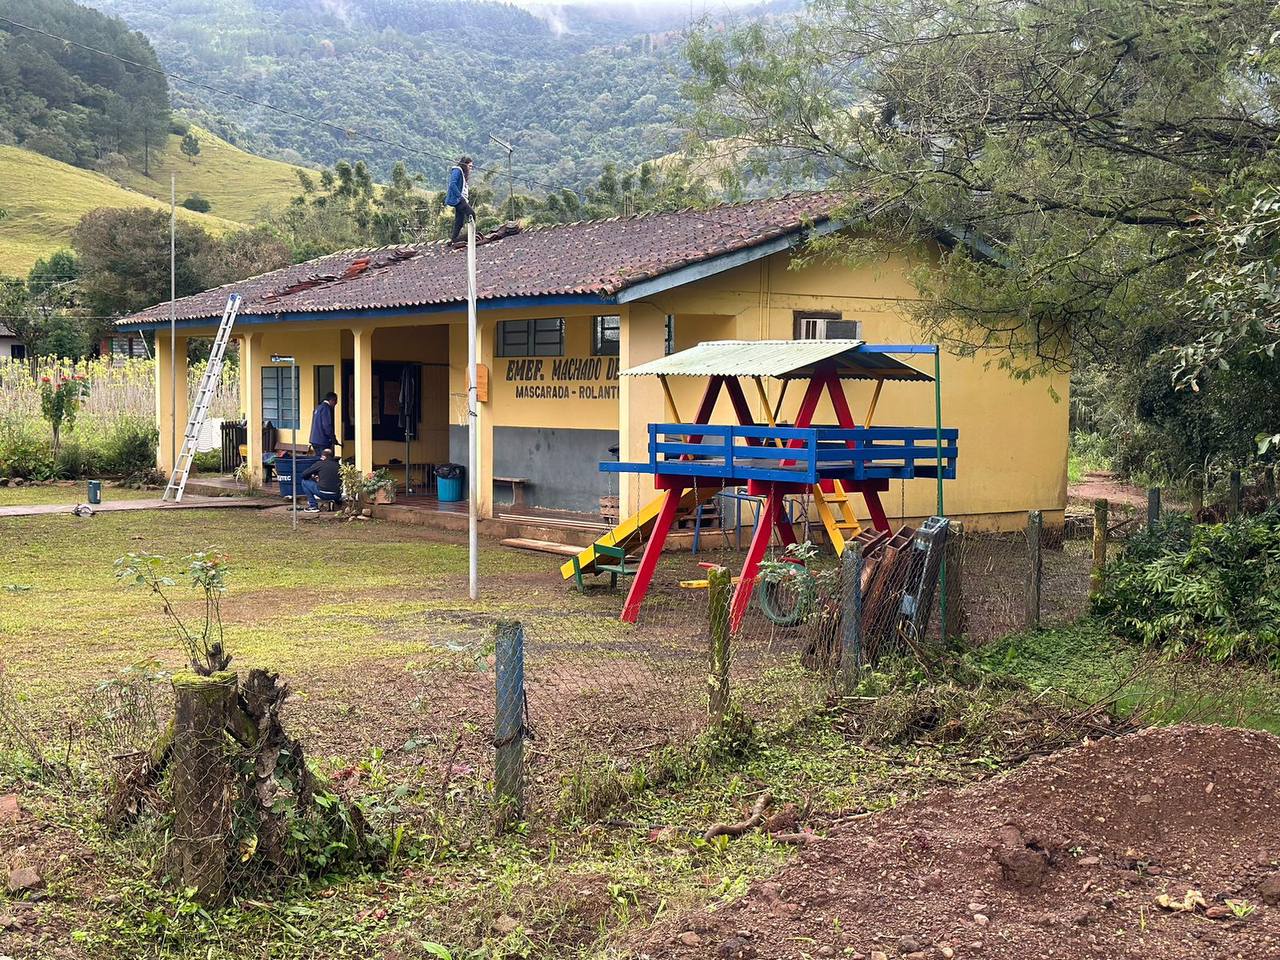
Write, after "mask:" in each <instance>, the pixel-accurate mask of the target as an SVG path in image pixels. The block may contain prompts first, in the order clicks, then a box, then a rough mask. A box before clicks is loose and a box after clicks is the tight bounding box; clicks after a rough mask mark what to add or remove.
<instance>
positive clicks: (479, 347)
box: [467, 320, 498, 519]
mask: <svg viewBox="0 0 1280 960" xmlns="http://www.w3.org/2000/svg"><path fill="white" fill-rule="evenodd" d="M497 330H498V325H497V323H496V322H495V321H492V320H491V321H489V322H487V323H486V322H485V321H484V320H479V321H477V322H476V363H478V364H480V365H481V366H483V367H487V368H488V369H489V371H490V372H491V373H492V371H493V344H494V340H495V339H496V337H497ZM476 433H477V434H478V435H479V436H478V443H477V444H476V445H477V447H479V449H478V450H477V455H478V456H479V458H480V465H479V470H480V484H479V487H480V490H479V493H480V496H479V498H478V499H477V501H476V514H477V515H478V516H479V517H480V518H481V519H488V518H492V517H493V515H494V514H493V401H492V400H488V401H485V402H484V403H477V404H476ZM467 469H468V470H470V469H472V467H471V466H468V467H467Z"/></svg>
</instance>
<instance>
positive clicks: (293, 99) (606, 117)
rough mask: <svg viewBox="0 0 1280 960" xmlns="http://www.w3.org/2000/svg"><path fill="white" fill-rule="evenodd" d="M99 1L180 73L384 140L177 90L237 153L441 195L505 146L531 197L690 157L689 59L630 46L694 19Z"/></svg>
mask: <svg viewBox="0 0 1280 960" xmlns="http://www.w3.org/2000/svg"><path fill="white" fill-rule="evenodd" d="M9 2H20V0H9ZM96 2H97V4H98V5H99V6H101V7H102V8H103V9H109V10H110V11H111V12H113V13H115V14H118V15H120V16H123V17H124V18H126V19H127V20H128V21H129V23H130V24H131V25H133V26H135V27H136V28H137V29H140V30H143V31H145V32H146V34H147V35H148V36H149V37H151V38H152V41H153V42H154V43H155V44H156V47H157V49H158V51H159V52H160V54H161V58H162V60H163V61H164V62H165V64H166V65H167V66H170V67H171V68H174V69H175V70H176V71H177V72H180V73H183V74H184V75H188V76H191V77H192V79H194V80H197V81H200V82H203V83H208V84H211V85H215V86H218V87H222V88H229V89H231V90H233V91H235V92H237V93H239V94H242V95H243V96H245V97H248V98H250V99H252V100H256V101H266V102H270V103H272V104H275V105H277V106H280V107H283V108H286V109H289V110H293V111H296V112H297V113H301V114H304V115H308V116H313V115H322V116H324V117H326V118H341V119H340V120H336V122H337V123H338V124H340V125H341V126H342V127H346V128H350V129H352V130H360V131H369V132H372V133H374V134H375V135H376V136H377V137H378V138H379V139H377V140H366V139H363V138H352V137H349V136H346V135H344V134H343V133H342V131H341V130H335V129H334V128H333V127H332V126H323V125H318V124H308V123H300V122H298V120H297V119H296V118H294V117H289V116H286V115H281V114H277V113H274V112H271V111H265V110H262V109H261V108H259V107H256V106H253V105H252V104H247V103H243V102H240V101H237V100H234V99H231V98H228V97H225V96H222V95H219V94H217V93H214V92H211V91H207V90H203V89H201V88H199V87H191V86H187V85H175V89H174V104H175V106H176V107H178V108H179V109H181V110H182V111H183V113H184V114H186V115H187V116H188V117H190V119H191V120H192V121H194V122H195V123H198V124H200V125H201V126H203V127H204V128H206V129H208V130H210V131H212V132H214V133H216V134H218V135H219V136H223V135H225V134H226V133H229V132H231V129H232V128H233V129H234V130H235V131H236V133H237V134H238V139H236V138H235V137H228V139H235V142H237V144H238V145H240V146H243V147H245V148H247V149H250V150H253V151H254V152H258V153H268V154H270V153H279V152H281V151H284V150H287V149H292V150H296V151H297V152H298V153H299V154H301V155H302V156H304V157H308V158H311V159H312V160H313V161H316V162H322V163H325V164H328V165H332V164H334V163H336V162H337V161H339V160H340V159H342V158H343V157H345V156H348V155H349V154H350V153H351V151H352V150H353V149H358V150H360V151H362V153H361V156H363V158H364V159H365V161H366V163H368V164H369V166H370V169H371V170H372V171H373V172H374V174H375V175H376V178H377V179H378V180H380V181H385V180H386V179H387V178H388V177H389V176H390V174H391V169H392V167H393V166H394V164H395V163H396V162H397V161H398V160H402V159H405V158H406V157H407V156H410V155H412V156H413V157H415V158H416V159H415V162H416V163H418V164H420V165H421V167H420V169H421V170H422V172H423V173H424V174H425V175H426V177H427V181H426V183H427V184H429V185H430V186H431V187H432V188H433V189H438V187H439V186H443V183H444V176H445V173H446V171H447V170H448V167H449V166H450V164H451V159H450V158H452V157H456V156H458V155H459V154H462V153H469V154H471V155H472V156H474V157H476V159H477V166H478V167H481V168H487V167H489V166H490V165H494V166H499V167H505V164H504V163H503V162H502V160H503V159H504V158H502V157H501V156H499V155H497V154H495V153H494V152H493V147H492V145H491V144H489V142H488V136H489V134H490V133H495V134H497V135H498V136H500V137H502V138H503V139H505V140H508V141H509V142H511V143H512V145H513V146H514V147H515V150H516V153H515V164H516V172H517V175H518V176H521V177H524V178H531V180H534V181H538V182H537V183H534V182H528V181H526V182H525V183H523V184H521V185H518V187H519V188H520V189H522V190H523V191H524V192H526V193H535V192H536V193H542V192H543V191H545V190H547V189H548V188H549V187H548V185H550V188H558V187H559V186H560V185H561V184H562V183H563V184H567V185H571V186H574V187H579V188H580V187H581V186H582V184H583V183H584V182H587V181H589V180H591V179H593V178H595V177H596V176H598V175H599V174H600V172H601V171H602V169H603V165H604V163H605V162H606V161H607V160H610V159H617V160H619V161H621V162H622V163H623V164H624V165H626V166H630V165H632V164H635V163H638V162H639V161H640V160H642V159H644V158H646V157H652V156H661V155H664V154H666V153H668V152H670V151H671V150H672V149H674V148H675V147H677V146H678V144H679V142H680V136H681V131H680V130H679V127H678V123H677V112H678V106H677V104H678V103H679V89H678V87H679V82H680V75H681V74H682V73H683V72H685V69H684V67H683V64H682V63H681V60H680V56H679V45H678V43H670V44H667V45H665V46H660V47H658V48H656V49H655V48H654V47H653V46H649V47H648V49H642V48H641V47H640V46H638V45H636V44H634V43H632V42H631V41H632V40H633V38H634V35H635V34H636V33H638V32H641V31H643V30H646V29H650V24H655V25H654V26H653V27H652V28H653V29H664V30H665V29H670V28H673V27H674V28H675V29H678V28H679V26H680V24H681V22H682V21H683V19H684V16H683V14H680V15H677V16H671V17H670V18H669V19H667V21H666V22H665V23H662V25H661V26H657V25H656V24H657V23H659V22H660V17H661V15H660V14H658V13H653V14H648V15H647V21H646V22H644V23H642V24H638V23H637V22H636V20H633V19H631V18H630V17H629V15H621V14H618V13H615V12H612V11H606V10H600V11H593V10H588V9H586V8H584V7H582V6H581V5H579V6H578V7H576V8H574V9H572V11H567V13H566V15H568V16H570V17H572V18H573V19H574V21H575V22H574V24H573V27H574V28H573V29H570V30H568V31H562V32H557V31H556V30H554V29H553V28H552V27H551V25H550V23H549V22H548V19H547V18H543V17H539V16H536V15H534V14H532V13H530V12H528V11H526V10H522V9H520V8H519V7H517V6H515V5H513V4H508V3H495V2H476V0H397V2H396V3H385V2H384V3H342V4H338V3H323V4H322V3H315V2H306V3H303V2H298V0H287V2H281V0H204V2H201V3H191V2H190V0H96ZM226 37H235V38H236V41H235V42H234V43H227V42H225V39H224V38H226ZM460 51H465V54H463V55H460V53H459V52H460ZM318 105H322V107H323V109H320V107H318ZM502 195H503V198H504V199H505V195H506V192H505V189H504V190H503V191H502ZM504 219H505V218H504Z"/></svg>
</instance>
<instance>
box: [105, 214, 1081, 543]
mask: <svg viewBox="0 0 1280 960" xmlns="http://www.w3.org/2000/svg"><path fill="white" fill-rule="evenodd" d="M836 206H837V198H835V197H834V196H832V195H827V194H803V195H795V196H789V197H784V198H778V199H769V200H759V201H753V202H749V203H742V204H734V205H724V206H720V207H714V208H711V209H707V210H699V211H686V212H676V213H663V214H649V215H641V216H636V217H629V218H618V219H614V220H608V221H598V222H589V223H578V224H566V225H561V226H554V227H545V228H539V229H532V230H525V231H523V232H519V233H515V234H513V235H509V236H505V237H502V238H501V239H496V240H492V241H490V242H487V243H483V244H481V245H480V246H478V248H477V296H478V318H479V322H478V337H479V339H478V349H479V354H478V356H479V362H480V364H481V375H480V377H479V378H478V382H479V387H480V390H479V392H480V396H481V403H480V404H479V417H478V424H477V426H478V433H479V460H478V470H479V480H480V484H479V488H480V497H479V510H480V515H481V516H482V517H486V518H489V517H495V516H497V515H498V514H499V513H500V512H501V511H503V509H504V507H503V503H505V502H506V501H509V500H510V499H511V494H512V484H511V483H510V482H509V480H515V481H519V482H518V483H517V484H516V486H517V487H518V488H519V496H520V497H521V499H522V500H523V507H524V508H525V509H527V510H532V511H538V510H541V511H546V512H547V514H548V516H551V515H557V516H573V515H582V516H583V517H588V518H591V517H594V518H596V519H598V516H599V513H600V502H601V498H602V497H612V496H616V497H618V498H619V500H620V504H619V507H620V510H621V512H622V514H623V515H625V514H627V513H630V512H632V511H633V510H635V509H637V508H638V507H639V506H640V505H641V504H642V503H644V502H645V501H646V500H647V499H649V497H651V496H652V492H653V485H652V479H651V478H650V477H647V476H644V475H641V474H621V475H617V474H610V473H603V472H601V471H600V470H599V469H598V464H599V462H600V461H602V460H611V459H615V458H617V459H621V460H631V461H642V460H646V459H647V458H648V453H647V444H648V424H649V423H651V422H663V421H669V420H672V419H680V418H683V419H689V418H690V417H691V415H692V413H693V409H692V408H693V407H694V406H695V405H696V404H697V400H698V397H699V396H700V394H701V391H702V389H703V386H704V383H703V382H702V381H699V380H697V379H696V378H679V377H676V378H671V380H670V385H671V388H672V389H671V396H670V398H668V397H666V396H664V393H663V389H662V385H661V384H660V383H659V382H658V381H657V380H656V379H654V378H642V377H627V376H619V373H620V371H624V370H627V369H629V368H632V367H635V366H638V365H639V364H642V363H645V362H647V361H650V360H653V359H655V358H658V357H661V356H664V355H666V354H670V353H672V352H675V351H679V350H683V349H686V348H688V347H691V346H694V345H696V344H698V343H702V342H705V341H713V340H755V341H772V340H793V339H798V338H799V339H808V338H831V339H851V338H853V339H861V340H865V341H868V342H871V343H884V344H909V343H918V342H920V336H919V331H918V330H917V329H916V328H915V326H914V325H913V323H912V321H911V319H910V311H911V307H912V305H913V304H914V303H915V302H917V301H918V297H919V294H918V292H917V290H916V288H915V286H914V285H913V284H912V282H911V280H910V276H911V273H912V271H913V270H914V269H916V268H917V267H919V266H921V265H922V264H927V262H928V260H929V259H930V258H932V257H936V255H937V252H938V248H937V247H936V246H931V245H930V244H927V243H922V244H921V245H920V246H918V247H916V248H910V249H903V250H901V251H900V252H898V253H895V254H893V255H890V256H887V257H885V258H884V259H882V260H879V261H876V262H867V263H861V264H859V265H856V266H851V265H848V264H844V263H837V262H834V261H831V260H824V259H821V258H811V259H808V260H806V262H804V263H803V264H798V263H797V262H796V257H797V253H798V252H800V251H802V250H803V249H804V246H805V243H806V241H807V240H808V239H809V238H811V237H814V236H820V235H826V234H830V233H833V232H835V231H840V230H844V229H847V228H846V227H845V226H844V225H843V224H842V223H841V222H839V221H837V220H835V219H833V218H832V217H831V216H830V213H831V211H832V210H833V209H835V208H836ZM466 289H467V284H466V251H465V250H463V249H454V248H452V247H450V246H448V245H446V244H426V245H417V246H402V247H389V248H381V249H375V250H359V251H345V252H342V253H336V254H332V255H330V256H327V257H322V258H320V259H317V260H313V261H310V262H308V263H303V264H298V265H295V266H291V267H286V268H284V269H281V270H277V271H274V272H272V273H268V274H264V275H261V276H258V277H253V278H251V279H249V280H245V281H243V282H240V283H236V284H231V285H229V286H226V287H222V288H218V289H214V290H209V291H206V292H204V293H201V294H197V295H195V296H192V297H187V298H184V299H182V300H179V301H177V303H176V304H175V307H174V315H175V316H176V326H177V333H178V340H177V351H178V357H179V358H185V357H186V352H187V340H188V339H189V338H193V337H212V336H213V335H214V333H215V331H216V329H217V326H218V321H219V319H220V317H221V315H222V312H223V308H224V306H225V303H226V300H227V297H228V296H229V295H230V294H232V293H237V294H239V295H240V296H241V297H242V298H243V300H242V306H241V309H240V314H239V317H238V318H237V320H236V323H235V327H234V337H235V338H236V340H237V341H238V347H239V360H240V367H241V376H240V383H241V403H242V411H243V414H244V416H245V419H246V420H247V423H248V431H247V432H248V448H249V453H248V463H249V465H250V469H251V470H253V471H255V472H256V473H258V475H259V476H261V465H262V462H263V454H264V452H270V451H264V449H263V442H264V441H263V430H262V429H261V427H262V426H263V425H264V424H266V423H271V424H272V425H273V426H274V427H275V428H276V429H277V430H278V431H279V438H280V440H281V441H283V442H288V441H289V440H290V438H291V436H292V434H293V431H294V430H295V429H296V431H297V436H298V437H299V438H300V441H301V442H302V443H305V442H306V440H307V437H308V435H309V432H310V427H311V422H310V421H311V415H312V411H313V410H314V409H315V407H316V405H317V404H318V403H319V401H320V399H321V398H322V397H323V396H324V394H325V393H326V392H327V391H329V390H333V391H334V392H336V393H337V394H338V397H339V403H338V408H337V411H336V418H335V423H336V424H338V434H339V439H340V441H341V443H342V448H341V455H342V456H343V457H345V458H350V459H354V461H355V463H356V464H358V465H359V466H360V468H361V469H362V470H366V471H367V470H373V469H374V468H375V467H378V466H386V465H389V466H390V467H391V470H392V472H393V474H395V475H399V473H400V472H402V471H403V469H404V464H405V462H406V461H407V462H408V463H409V464H410V466H411V470H412V471H413V474H414V475H415V476H425V477H428V478H429V476H430V472H431V468H432V467H433V466H435V465H439V464H442V463H445V462H457V463H462V464H466V463H467V450H468V448H467V425H466V421H467V417H466V405H467V398H466V393H467V390H466V369H467V316H466V304H465V297H466ZM120 324H121V326H122V327H126V328H130V329H135V328H138V327H141V328H143V329H152V330H155V331H156V333H157V336H156V356H157V364H156V369H157V382H156V398H157V404H156V406H157V421H158V424H159V433H160V448H159V456H158V461H159V462H158V466H159V468H160V469H161V470H163V471H165V472H168V471H169V470H170V469H171V466H172V463H173V460H174V450H173V445H172V440H171V439H170V438H171V437H172V436H173V434H174V431H173V430H172V429H171V425H172V421H171V412H170V411H171V407H172V387H173V384H172V383H171V382H170V356H171V355H170V352H169V351H170V343H169V336H168V327H169V305H168V304H167V303H164V304H158V305H157V306H155V307H152V308H150V309H148V310H146V311H143V312H141V313H139V314H136V315H134V316H132V317H129V318H126V319H124V320H122V321H120ZM282 355H288V356H292V357H293V358H294V360H295V362H296V366H297V376H296V381H295V382H293V383H291V382H290V374H289V367H288V366H287V365H284V364H281V363H276V362H272V357H273V356H282ZM902 359H904V360H905V361H906V362H908V363H912V362H913V358H912V357H910V356H907V357H903V358H902ZM914 359H926V358H914ZM993 359H996V358H994V357H984V356H982V355H981V354H979V355H978V356H976V357H960V356H955V355H952V354H949V353H946V352H945V351H944V352H943V353H942V355H941V359H940V364H941V398H942V419H943V423H944V424H945V425H946V426H947V427H950V428H957V429H958V430H959V435H960V456H959V458H958V461H957V476H956V479H955V480H954V481H950V482H948V484H947V491H946V507H947V514H948V515H950V516H952V517H958V518H963V519H965V520H966V521H967V522H969V523H970V525H971V526H972V527H973V528H975V529H984V528H985V529H1014V528H1020V527H1022V526H1024V525H1025V522H1026V512H1027V511H1028V510H1032V509H1038V510H1042V511H1044V512H1045V519H1046V522H1049V523H1052V522H1054V521H1060V520H1061V515H1062V511H1063V509H1064V507H1065V504H1066V488H1067V431H1068V410H1067V406H1068V404H1067V399H1068V394H1069V386H1068V378H1067V376H1066V374H1063V373H1058V374H1052V375H1047V376H1044V377H1041V378H1038V379H1032V380H1028V381H1023V380H1016V379H1014V378H1012V377H1011V376H1009V374H1008V373H1006V372H1005V371H1004V370H1002V369H1000V368H999V367H998V366H997V365H996V364H995V363H993V362H992V361H993ZM927 360H928V365H927V366H922V367H921V368H922V369H924V370H925V372H928V373H932V369H931V367H932V358H931V357H930V358H927ZM406 366H408V367H409V368H410V369H411V370H412V373H413V376H414V382H415V383H416V384H417V391H416V393H417V397H416V398H415V399H416V403H415V404H414V406H416V408H417V409H415V410H413V411H411V412H410V413H409V414H408V416H410V417H411V419H412V421H413V422H412V423H411V425H410V426H409V434H410V437H409V439H408V440H407V441H406V436H405V432H406V424H405V420H406V413H405V411H402V409H401V389H400V388H401V383H402V379H403V378H404V377H405V370H406ZM180 378H181V374H180ZM179 382H181V379H180V381H179ZM780 390H781V384H780V383H777V382H766V383H765V392H766V396H765V397H760V396H751V397H750V401H751V403H752V404H753V405H756V406H758V408H759V409H757V410H755V411H754V412H755V415H756V420H757V422H764V421H765V420H766V418H767V416H768V414H769V413H770V412H772V411H766V404H769V405H771V406H772V405H776V404H777V400H778V395H779V391H780ZM871 390H872V385H871V384H870V383H854V384H852V385H851V386H850V387H849V394H850V402H851V404H852V406H853V410H854V413H855V415H858V416H861V414H862V412H863V409H862V408H860V407H859V404H863V405H864V406H865V404H866V403H867V402H868V401H869V398H870V394H871ZM864 393H865V396H864ZM184 398H185V391H182V390H179V394H178V403H177V408H178V409H177V418H178V421H179V423H180V424H185V422H186V419H187V416H188V411H187V409H186V403H185V399H184ZM798 402H799V391H797V392H796V395H795V396H790V395H788V396H787V397H785V398H784V401H783V403H782V405H781V407H780V411H781V416H780V419H781V420H782V421H786V420H788V419H789V417H790V416H793V415H794V412H795V410H794V408H795V406H796V404H797V403H798ZM672 404H674V406H675V408H676V409H675V410H674V411H673V410H672V409H671V406H672ZM875 419H876V422H877V423H886V424H902V425H931V424H932V423H933V422H934V395H933V390H932V388H927V387H922V386H921V385H917V384H892V383H891V384H887V385H886V386H885V388H884V391H883V394H882V395H881V397H880V399H879V402H878V405H877V407H876V414H875ZM732 421H733V411H732V409H730V408H729V406H728V403H727V401H725V402H724V409H717V411H716V414H715V416H713V418H712V422H732ZM816 422H834V420H833V419H832V418H831V416H830V411H829V410H826V411H823V410H822V409H821V408H820V410H819V416H818V417H817V418H816ZM181 433H182V430H181V429H179V430H178V431H177V434H178V435H179V437H180V436H181ZM495 478H508V479H505V480H499V481H497V482H495ZM428 486H429V483H428ZM883 499H884V505H885V507H886V510H887V512H888V514H889V516H890V517H891V518H895V517H922V516H927V515H929V514H931V513H933V512H934V503H935V489H934V485H933V484H932V483H930V482H929V481H914V480H912V481H895V482H894V483H893V484H892V485H891V487H890V489H889V491H888V492H887V493H886V494H885V495H884V497H883Z"/></svg>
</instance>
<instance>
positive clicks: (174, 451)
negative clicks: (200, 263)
mask: <svg viewBox="0 0 1280 960" xmlns="http://www.w3.org/2000/svg"><path fill="white" fill-rule="evenodd" d="M177 224H178V175H177V174H176V173H170V174H169V401H170V403H169V456H170V457H171V458H172V459H171V460H170V461H169V470H170V471H172V470H173V468H174V467H176V466H177V465H178V320H177V316H178V313H177V306H176V305H175V304H174V302H173V301H174V297H175V295H176V291H177V286H178V281H177V268H176V264H177V261H176V258H175V254H174V251H175V247H176V243H175V237H176V235H177V229H178V228H177ZM186 368H187V364H186V357H183V363H182V369H183V370H186ZM182 389H183V390H185V389H187V385H186V384H185V383H184V384H183V385H182Z"/></svg>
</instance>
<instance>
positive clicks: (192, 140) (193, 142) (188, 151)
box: [180, 130, 200, 163]
mask: <svg viewBox="0 0 1280 960" xmlns="http://www.w3.org/2000/svg"><path fill="white" fill-rule="evenodd" d="M180 149H181V150H182V152H183V154H185V155H186V157H187V159H188V160H190V161H191V162H192V163H195V162H196V157H198V156H200V138H199V137H197V136H196V135H195V133H194V132H192V131H191V130H188V131H187V132H186V133H185V134H183V136H182V145H181V147H180Z"/></svg>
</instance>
